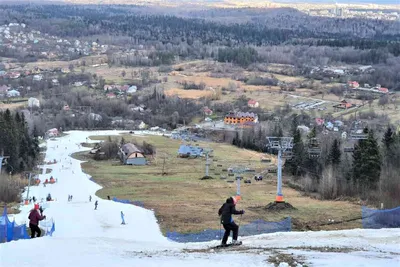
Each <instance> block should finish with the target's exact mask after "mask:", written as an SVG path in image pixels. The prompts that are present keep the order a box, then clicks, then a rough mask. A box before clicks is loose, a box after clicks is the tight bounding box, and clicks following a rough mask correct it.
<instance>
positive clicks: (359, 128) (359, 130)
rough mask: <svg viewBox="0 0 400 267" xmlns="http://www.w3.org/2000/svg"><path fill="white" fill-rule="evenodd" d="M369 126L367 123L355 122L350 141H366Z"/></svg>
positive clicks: (352, 126)
mask: <svg viewBox="0 0 400 267" xmlns="http://www.w3.org/2000/svg"><path fill="white" fill-rule="evenodd" d="M367 126H368V124H367V123H366V122H365V121H354V122H353V123H352V125H351V129H350V139H353V140H364V139H367V137H368V134H367V133H365V132H364V129H365V128H367Z"/></svg>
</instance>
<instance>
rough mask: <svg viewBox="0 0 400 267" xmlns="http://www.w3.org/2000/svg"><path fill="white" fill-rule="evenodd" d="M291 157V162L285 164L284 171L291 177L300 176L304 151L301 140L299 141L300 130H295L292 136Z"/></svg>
mask: <svg viewBox="0 0 400 267" xmlns="http://www.w3.org/2000/svg"><path fill="white" fill-rule="evenodd" d="M292 152H293V157H292V158H291V160H289V161H286V162H285V170H287V171H288V172H289V173H291V174H292V175H296V176H297V175H300V174H301V173H302V172H303V171H302V168H301V167H302V166H303V162H304V160H305V158H306V157H305V149H304V144H303V140H302V139H301V133H300V130H299V129H297V130H296V132H295V134H294V136H293V150H292Z"/></svg>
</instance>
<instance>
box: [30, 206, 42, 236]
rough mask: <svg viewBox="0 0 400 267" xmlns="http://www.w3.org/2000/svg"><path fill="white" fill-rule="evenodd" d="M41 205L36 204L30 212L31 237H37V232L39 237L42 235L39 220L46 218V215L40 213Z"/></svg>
mask: <svg viewBox="0 0 400 267" xmlns="http://www.w3.org/2000/svg"><path fill="white" fill-rule="evenodd" d="M38 210H39V205H38V204H35V207H34V208H33V209H32V210H31V212H30V213H29V217H28V219H29V228H30V229H31V238H35V234H36V233H37V237H40V235H41V234H42V231H40V228H39V221H41V220H44V219H46V216H43V214H42V215H40V214H39V211H38Z"/></svg>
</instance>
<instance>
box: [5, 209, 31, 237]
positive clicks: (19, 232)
mask: <svg viewBox="0 0 400 267" xmlns="http://www.w3.org/2000/svg"><path fill="white" fill-rule="evenodd" d="M28 238H29V237H28V233H27V231H26V225H17V224H16V223H15V221H14V222H10V220H9V219H8V216H7V208H4V212H3V215H2V216H1V217H0V243H2V242H10V241H13V240H19V239H28Z"/></svg>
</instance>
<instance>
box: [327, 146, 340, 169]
mask: <svg viewBox="0 0 400 267" xmlns="http://www.w3.org/2000/svg"><path fill="white" fill-rule="evenodd" d="M341 157H342V151H341V150H340V143H339V141H338V140H337V139H335V140H334V141H333V143H332V147H331V149H330V152H329V156H328V164H332V165H333V166H338V165H339V164H340V161H341Z"/></svg>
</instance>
